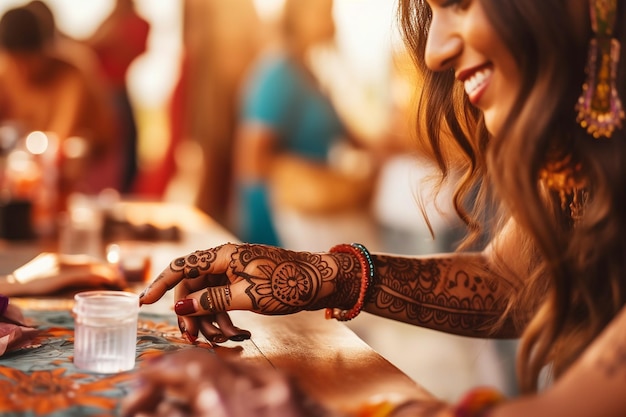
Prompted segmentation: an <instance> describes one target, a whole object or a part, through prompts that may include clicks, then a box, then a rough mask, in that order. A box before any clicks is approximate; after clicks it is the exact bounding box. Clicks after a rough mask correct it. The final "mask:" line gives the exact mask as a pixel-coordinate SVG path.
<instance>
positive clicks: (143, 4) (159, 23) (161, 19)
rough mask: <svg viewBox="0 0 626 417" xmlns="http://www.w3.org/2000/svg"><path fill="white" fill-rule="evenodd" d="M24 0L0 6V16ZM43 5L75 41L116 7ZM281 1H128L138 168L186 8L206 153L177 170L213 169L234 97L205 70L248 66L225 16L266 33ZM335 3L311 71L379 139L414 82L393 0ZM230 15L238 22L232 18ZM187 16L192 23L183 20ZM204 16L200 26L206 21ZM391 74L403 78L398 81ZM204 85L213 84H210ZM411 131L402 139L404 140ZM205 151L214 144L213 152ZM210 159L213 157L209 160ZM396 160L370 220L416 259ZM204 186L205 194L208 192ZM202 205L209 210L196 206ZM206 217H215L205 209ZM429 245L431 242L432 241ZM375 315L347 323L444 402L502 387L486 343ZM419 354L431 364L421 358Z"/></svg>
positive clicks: (159, 109)
mask: <svg viewBox="0 0 626 417" xmlns="http://www.w3.org/2000/svg"><path fill="white" fill-rule="evenodd" d="M29 1H30V0H1V1H0V14H2V13H4V11H6V10H7V9H10V8H13V7H17V6H21V5H24V4H26V3H27V2H29ZM44 1H45V2H46V3H47V4H48V5H49V6H50V8H51V9H52V11H53V13H54V15H55V18H56V23H57V26H58V28H59V29H60V30H61V31H62V32H64V33H65V34H67V35H70V36H72V37H74V38H77V39H86V38H87V37H89V36H90V35H91V34H92V33H93V32H94V31H95V29H96V28H97V27H98V26H99V25H100V23H101V22H102V21H103V19H105V18H106V17H107V15H108V14H109V12H110V11H111V10H112V8H113V6H114V2H115V0H44ZM250 1H253V6H250ZM283 1H284V0H212V1H209V0H135V4H136V7H137V10H138V12H139V13H140V14H141V15H142V16H143V17H144V18H145V19H146V20H148V21H149V23H150V25H151V31H150V38H149V41H148V50H147V52H146V53H145V54H143V55H142V56H141V57H139V58H138V59H137V60H136V61H135V62H134V63H133V65H132V67H131V70H130V72H129V75H128V79H127V83H128V87H129V93H130V96H131V99H132V102H133V104H134V106H135V111H136V118H137V123H138V127H139V157H140V160H139V162H140V166H142V167H143V168H144V169H145V167H149V166H150V165H151V164H156V163H158V161H159V160H161V159H162V158H163V156H164V155H165V153H166V152H168V144H169V143H170V142H171V138H172V132H171V130H170V127H171V126H170V125H169V123H170V120H171V117H170V116H171V114H170V109H168V106H169V105H170V103H171V100H172V96H173V93H174V91H175V87H176V86H177V84H178V82H179V80H180V76H181V72H180V69H181V62H182V58H183V57H184V56H185V54H184V50H185V48H184V46H183V45H186V44H185V43H184V40H183V39H184V38H185V34H188V32H186V31H185V28H186V27H187V25H183V22H184V21H185V11H186V10H188V7H189V6H193V7H191V8H192V9H193V10H194V12H196V11H197V10H198V9H199V10H200V11H201V12H202V13H200V14H198V13H196V14H195V15H194V16H193V19H192V20H194V21H193V22H192V26H193V28H194V30H195V31H196V33H194V36H195V37H193V39H192V43H193V42H195V43H193V45H192V46H193V48H194V51H193V52H194V53H196V55H202V58H203V59H202V60H199V61H201V62H200V66H199V68H196V69H197V71H196V73H195V74H194V76H195V78H193V79H192V80H190V84H191V85H192V88H191V90H193V93H194V94H196V97H194V99H196V101H195V102H194V104H193V106H190V107H189V108H186V109H185V110H184V111H186V112H192V111H193V113H194V114H193V116H194V117H196V118H197V119H201V121H202V123H197V122H198V120H194V121H193V122H195V125H194V128H196V131H194V134H196V137H195V138H194V139H197V142H198V143H202V142H203V141H204V142H203V143H202V145H203V146H204V147H205V148H204V152H202V151H198V147H195V148H192V149H191V151H190V152H188V153H187V154H186V155H185V157H184V158H182V159H183V163H182V164H180V165H182V166H183V168H189V167H192V166H194V164H195V166H201V168H206V167H210V166H211V163H213V164H214V165H220V163H222V162H223V161H220V158H221V159H224V157H223V156H221V155H220V154H219V152H213V151H214V150H215V149H217V150H218V151H219V150H220V148H219V146H222V145H223V144H220V143H219V141H220V140H222V141H224V137H227V136H228V135H226V134H223V133H224V132H225V131H226V129H225V127H224V126H223V125H224V124H225V122H224V121H223V119H227V118H226V117H222V116H223V114H217V113H219V111H221V110H222V111H223V109H224V108H225V107H226V106H227V105H228V103H226V104H225V101H227V100H228V99H229V98H232V97H228V96H229V94H230V95H231V96H232V93H233V91H226V92H224V91H217V94H216V92H215V91H214V89H212V88H214V87H215V86H216V85H217V86H218V87H221V86H222V84H223V81H224V80H223V78H219V76H218V77H215V78H214V79H213V80H211V81H207V80H208V79H209V78H210V74H207V72H208V71H210V70H213V69H214V67H215V66H220V69H221V70H222V73H220V74H219V75H221V76H223V75H224V74H227V73H229V70H230V69H232V66H231V65H232V62H233V61H236V60H237V59H240V60H245V59H241V58H242V56H243V58H246V57H245V54H246V51H243V50H238V49H237V47H236V46H235V47H233V45H232V40H233V39H232V37H233V33H234V32H237V33H236V34H235V36H234V37H235V38H237V36H239V37H241V32H242V29H243V31H245V30H247V29H248V28H247V27H246V26H245V25H241V24H240V25H238V26H237V25H232V24H231V23H232V22H231V21H230V20H229V19H226V18H230V19H231V20H239V21H241V15H243V14H244V13H239V12H240V11H241V10H240V9H236V8H237V7H238V6H237V5H239V4H246V5H248V7H247V9H251V8H254V9H255V12H256V16H255V18H258V19H259V20H260V22H261V23H262V24H267V27H272V24H273V23H274V22H276V20H277V18H278V16H279V12H280V10H281V6H282V4H283ZM301 1H308V0H301ZM208 4H211V5H212V6H213V7H215V8H216V9H220V8H224V9H229V13H227V14H226V15H224V16H220V17H215V16H214V15H213V14H212V12H213V11H214V10H213V9H211V6H207V5H208ZM217 6H219V7H217ZM334 6H335V10H334V16H335V23H336V28H337V33H336V48H335V50H334V51H333V52H334V54H333V56H332V59H324V60H321V58H328V56H322V57H321V58H320V60H319V62H323V65H320V66H319V67H317V68H316V69H317V70H318V73H319V74H318V75H320V77H321V79H322V81H323V82H324V83H326V84H327V85H328V86H330V87H331V89H332V88H334V89H336V90H338V91H340V93H339V94H337V96H336V97H334V98H336V99H338V100H337V102H336V103H335V104H336V105H337V107H338V109H339V111H340V112H341V113H342V116H344V117H345V118H346V121H347V122H348V123H349V124H350V125H351V126H352V127H355V126H356V127H358V128H359V129H360V130H361V132H360V133H361V134H363V135H365V136H367V135H369V136H372V137H376V136H381V133H382V132H383V131H385V129H389V126H390V125H391V126H395V125H394V124H393V122H392V119H393V114H395V113H399V112H395V111H394V110H397V109H398V107H397V106H398V101H405V102H406V101H408V99H409V97H410V96H411V95H412V94H414V92H415V91H416V86H415V79H414V78H412V76H413V75H414V73H412V72H410V71H409V72H410V74H409V75H410V77H405V78H406V79H404V80H402V77H397V76H398V71H397V70H398V67H396V66H394V65H395V64H396V63H397V62H398V61H397V58H398V54H397V52H398V51H399V50H401V41H400V37H399V35H398V30H397V25H396V20H397V19H396V14H395V13H396V6H397V5H396V1H395V0H335V2H334ZM247 9H246V10H247ZM233 16H234V17H236V19H233ZM208 17H213V20H212V21H209V19H208ZM187 18H189V16H188V15H187ZM205 18H207V22H205V21H204V20H203V19H205ZM214 27H215V28H214ZM209 29H211V30H209ZM220 30H222V31H224V32H227V33H226V35H227V36H224V38H223V39H221V40H220V42H221V43H220V44H219V45H218V42H213V43H212V42H211V41H212V40H214V39H213V38H212V37H213V35H215V34H216V33H219V31H220ZM229 36H230V38H229ZM185 39H187V40H189V39H188V38H185ZM224 39H227V41H225V40H224ZM229 42H230V43H229ZM216 53H217V55H216ZM402 56H403V57H405V56H404V55H402ZM319 62H318V63H319ZM402 62H404V61H402ZM196 64H198V62H196ZM407 68H408V66H407ZM217 72H219V71H217ZM218 78H219V79H218ZM231 78H232V77H231ZM398 78H400V81H401V82H398V81H399V80H398ZM211 82H213V83H214V84H210V83H211ZM207 85H208V88H207ZM217 90H220V89H219V88H218V89H217ZM222 90H223V89H222ZM232 90H234V89H232ZM220 93H221V95H220ZM331 93H332V91H331ZM403 95H404V97H402V96H403ZM399 97H400V99H399ZM405 110H406V109H405ZM409 113H410V112H409ZM407 114H408V113H407ZM186 122H188V121H186ZM172 124H173V123H172ZM220 124H221V125H222V126H220ZM412 128H413V125H412V126H411V129H412ZM411 129H409V130H406V131H404V132H403V133H404V134H407V132H410V130H411ZM392 130H393V129H392ZM226 140H229V139H228V138H227V139H226ZM212 146H213V147H217V148H212ZM198 155H204V158H205V160H203V161H196V162H193V161H195V159H194V158H196V157H198ZM215 155H217V156H215ZM211 156H214V157H215V159H214V160H206V158H210V157H211ZM401 156H402V155H401ZM155 161H156V162H155ZM192 162H193V163H192ZM398 162H399V164H397V165H396V166H397V167H399V168H400V169H399V170H388V171H387V172H389V175H388V176H385V177H383V179H385V178H387V177H388V179H387V180H386V181H387V183H386V184H385V183H384V181H383V180H381V184H383V185H381V186H380V187H379V192H378V194H377V196H378V201H379V202H382V203H384V204H383V206H384V209H380V210H379V211H378V216H379V217H378V219H377V221H378V222H380V223H381V224H385V225H386V226H387V227H391V226H393V227H392V228H393V229H397V230H394V231H395V232H399V233H400V234H399V235H398V236H399V239H398V241H399V242H400V243H399V244H398V245H396V246H393V245H392V247H390V248H386V249H388V251H390V252H396V253H419V251H420V250H423V249H424V247H423V246H422V245H423V242H424V241H425V240H430V239H431V237H430V234H428V233H422V230H421V229H420V227H422V226H421V223H420V226H418V227H417V228H415V229H412V227H414V224H415V223H414V222H413V219H414V218H416V217H418V216H419V214H418V213H419V212H418V210H417V208H416V207H413V206H412V205H414V204H415V199H414V195H413V194H412V188H411V185H412V184H409V181H413V180H414V179H415V178H413V177H412V178H409V175H408V174H407V172H408V170H409V168H410V169H414V168H415V165H413V164H415V160H414V159H413V158H412V157H411V158H409V159H408V161H406V162H405V160H403V159H400V160H399V161H398ZM220 167H221V166H218V168H216V169H214V172H213V174H215V172H217V175H215V177H218V176H219V178H217V179H218V180H219V181H213V182H209V184H210V185H209V186H208V187H206V188H204V189H202V192H203V193H204V194H210V193H213V195H220V194H224V192H223V190H222V189H218V184H217V183H218V182H224V181H223V180H224V178H223V171H221V170H220ZM148 176H149V175H148ZM198 177H199V175H198V171H195V172H191V174H190V175H188V176H187V177H186V178H184V179H183V181H179V182H178V187H177V188H178V193H177V194H176V196H175V197H176V198H178V199H184V198H189V197H188V196H189V195H191V194H193V189H194V187H196V188H195V189H196V190H198V189H201V187H200V186H198V184H195V185H192V186H190V183H192V182H193V181H194V180H195V181H198ZM403 184H404V185H403ZM385 185H386V186H387V187H385ZM185 187H187V188H185ZM174 188H176V187H174ZM209 188H211V189H210V192H209V190H208V189H209ZM380 190H382V191H380ZM192 200H193V199H191V198H190V201H189V202H193V201H192ZM201 208H202V209H206V208H207V207H205V206H201ZM209 208H210V207H209ZM390 208H391V209H390ZM205 211H207V212H208V213H210V214H211V215H212V216H213V217H216V216H215V213H214V212H212V211H211V210H210V209H208V210H205ZM381 213H383V214H381ZM385 216H386V218H385ZM418 221H420V222H421V221H423V219H422V218H421V217H420V218H419V220H418ZM353 229H354V228H353ZM307 238H308V237H307ZM340 240H341V238H339V237H337V241H340ZM411 242H413V243H415V244H417V245H418V246H419V249H414V248H413V247H412V246H411ZM393 243H395V242H392V244H393ZM428 244H431V245H432V242H429V243H428ZM401 251H402V252H401ZM374 318H375V317H373V316H368V315H362V316H361V317H359V319H360V320H361V321H359V319H357V320H354V321H353V322H352V323H351V324H350V325H351V326H353V328H354V329H356V331H357V332H358V333H359V335H361V336H362V337H364V339H365V340H366V341H367V342H368V343H369V344H370V345H371V346H373V347H374V348H375V349H376V350H378V351H379V352H381V353H382V354H383V355H384V356H385V357H387V358H388V359H390V360H391V361H392V362H393V363H394V364H396V365H398V366H399V367H400V368H401V369H402V370H404V371H405V372H407V373H408V374H409V375H410V376H412V377H414V378H415V379H416V380H417V381H419V382H420V383H422V384H423V385H424V386H425V387H426V388H427V389H429V390H430V391H431V392H433V393H435V394H437V395H440V396H442V397H443V398H450V399H451V398H455V397H456V396H457V395H459V394H460V393H461V392H462V391H463V390H464V389H466V388H468V387H469V386H472V385H473V384H476V383H483V384H484V383H488V384H491V385H504V383H503V382H502V380H501V379H502V378H503V377H502V375H501V374H500V370H499V368H498V367H497V366H496V369H495V370H494V369H492V367H493V366H494V362H493V360H492V359H491V358H492V357H493V354H492V353H490V351H489V349H488V347H489V346H490V345H489V346H487V347H485V345H477V344H476V343H471V342H470V341H468V340H467V339H463V338H453V337H452V336H445V335H439V334H436V333H429V331H428V330H424V329H416V328H414V327H412V326H408V325H405V324H401V323H395V322H389V321H386V320H383V319H380V320H379V321H372V320H373V319H374ZM365 320H369V321H365ZM359 326H360V327H359ZM418 330H421V331H418ZM446 348H447V349H446ZM485 352H486V353H485ZM490 355H491V356H490ZM424 358H428V359H426V360H424ZM485 358H487V359H485ZM453 374H454V375H456V377H455V378H454V380H453V379H452V378H451V375H453Z"/></svg>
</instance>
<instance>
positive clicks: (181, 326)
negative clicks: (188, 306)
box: [178, 318, 187, 334]
mask: <svg viewBox="0 0 626 417" xmlns="http://www.w3.org/2000/svg"><path fill="white" fill-rule="evenodd" d="M178 329H179V330H180V333H181V334H183V333H185V332H186V331H187V326H185V321H184V320H183V319H181V318H179V319H178Z"/></svg>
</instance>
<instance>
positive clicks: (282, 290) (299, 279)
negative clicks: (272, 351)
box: [230, 245, 335, 314]
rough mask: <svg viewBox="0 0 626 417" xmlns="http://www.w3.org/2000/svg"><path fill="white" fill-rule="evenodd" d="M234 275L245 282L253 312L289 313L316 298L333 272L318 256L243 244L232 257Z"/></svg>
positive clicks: (231, 265)
mask: <svg viewBox="0 0 626 417" xmlns="http://www.w3.org/2000/svg"><path fill="white" fill-rule="evenodd" d="M230 268H231V270H232V272H233V274H235V275H237V276H238V277H240V278H242V279H243V280H245V281H247V282H248V284H249V285H248V287H247V288H246V290H245V292H246V294H247V295H248V296H249V297H250V300H251V301H252V306H253V310H254V311H259V312H264V313H271V314H290V313H294V312H297V311H300V310H303V309H304V308H305V307H307V306H309V305H311V304H312V303H313V302H315V301H316V300H317V299H318V298H319V294H320V291H321V289H322V285H323V284H324V283H325V282H328V281H330V280H331V279H332V278H333V276H334V275H335V272H334V271H333V268H332V267H331V266H330V265H328V263H327V262H326V261H325V260H324V259H323V258H322V256H321V255H319V254H313V253H308V252H293V251H287V250H284V249H278V248H273V247H268V246H261V245H242V246H239V247H238V248H237V250H236V251H235V253H234V254H233V256H232V259H231V262H230Z"/></svg>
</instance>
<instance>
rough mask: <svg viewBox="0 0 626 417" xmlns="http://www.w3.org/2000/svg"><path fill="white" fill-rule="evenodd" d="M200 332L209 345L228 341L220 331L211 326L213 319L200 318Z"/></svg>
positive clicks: (207, 317)
mask: <svg viewBox="0 0 626 417" xmlns="http://www.w3.org/2000/svg"><path fill="white" fill-rule="evenodd" d="M199 323H200V332H201V333H202V335H203V336H204V337H206V339H207V340H208V341H209V342H211V343H224V342H226V341H227V340H228V337H227V336H225V335H224V333H222V331H221V330H220V329H219V328H218V327H216V326H215V325H214V324H213V317H211V318H209V316H205V317H202V318H201V319H200V320H199Z"/></svg>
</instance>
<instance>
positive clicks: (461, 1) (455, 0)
mask: <svg viewBox="0 0 626 417" xmlns="http://www.w3.org/2000/svg"><path fill="white" fill-rule="evenodd" d="M471 1H472V0H444V1H443V2H442V3H441V4H440V6H439V7H442V8H447V7H454V8H458V9H465V8H466V7H467V6H469V4H470V3H471Z"/></svg>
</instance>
